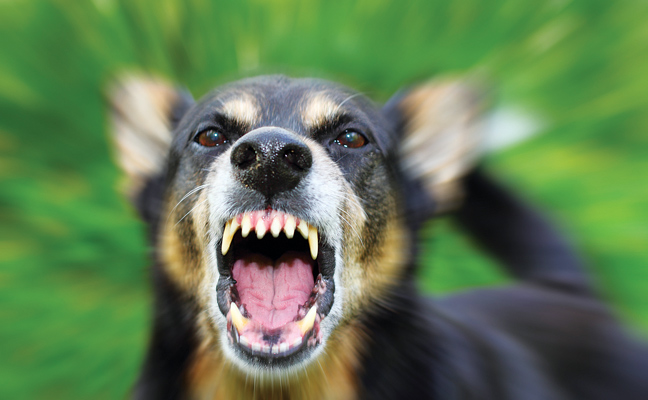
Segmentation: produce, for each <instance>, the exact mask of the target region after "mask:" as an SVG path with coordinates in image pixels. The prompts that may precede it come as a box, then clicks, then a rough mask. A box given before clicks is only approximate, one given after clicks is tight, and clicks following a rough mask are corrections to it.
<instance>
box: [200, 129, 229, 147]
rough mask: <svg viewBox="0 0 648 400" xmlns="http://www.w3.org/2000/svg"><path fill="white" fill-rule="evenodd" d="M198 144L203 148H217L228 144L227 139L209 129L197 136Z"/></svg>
mask: <svg viewBox="0 0 648 400" xmlns="http://www.w3.org/2000/svg"><path fill="white" fill-rule="evenodd" d="M196 142H197V143H198V144H200V145H201V146H205V147H215V146H220V145H222V144H225V143H227V138H226V137H225V135H223V134H222V133H220V132H218V131H216V130H213V129H207V130H204V131H202V132H200V133H199V134H198V136H196Z"/></svg>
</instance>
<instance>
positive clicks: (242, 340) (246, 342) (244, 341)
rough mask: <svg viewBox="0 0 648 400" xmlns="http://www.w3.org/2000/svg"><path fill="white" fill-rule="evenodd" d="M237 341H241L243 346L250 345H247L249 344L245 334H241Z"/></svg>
mask: <svg viewBox="0 0 648 400" xmlns="http://www.w3.org/2000/svg"><path fill="white" fill-rule="evenodd" d="M239 343H241V344H242V345H243V346H245V347H250V346H249V345H250V342H249V341H248V340H247V338H246V337H245V336H241V337H240V338H239Z"/></svg>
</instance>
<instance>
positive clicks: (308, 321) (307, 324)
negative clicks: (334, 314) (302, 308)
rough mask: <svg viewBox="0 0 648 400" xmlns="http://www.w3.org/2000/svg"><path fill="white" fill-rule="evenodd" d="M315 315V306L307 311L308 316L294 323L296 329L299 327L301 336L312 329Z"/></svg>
mask: <svg viewBox="0 0 648 400" xmlns="http://www.w3.org/2000/svg"><path fill="white" fill-rule="evenodd" d="M316 314H317V306H313V307H311V309H310V310H308V314H306V316H305V317H304V318H302V319H301V320H300V321H297V322H296V324H297V327H299V331H300V332H301V334H302V335H304V334H305V333H306V332H308V331H310V330H311V329H313V325H314V324H315V315H316Z"/></svg>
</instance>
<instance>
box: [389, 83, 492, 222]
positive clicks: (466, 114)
mask: <svg viewBox="0 0 648 400" xmlns="http://www.w3.org/2000/svg"><path fill="white" fill-rule="evenodd" d="M480 93H481V92H480V91H479V90H478V89H476V86H475V85H471V84H470V83H467V82H464V81H460V80H450V79H443V80H433V81H430V82H427V83H425V84H422V85H419V86H416V87H412V88H410V89H408V90H404V91H401V92H399V93H397V94H396V95H395V96H394V97H393V98H392V99H391V100H390V101H389V102H387V104H385V107H384V112H385V114H386V115H387V117H388V118H389V119H390V120H391V121H394V124H395V126H396V130H397V131H398V133H399V134H400V140H399V143H400V149H399V159H400V161H399V162H400V163H401V168H402V170H403V172H404V173H405V174H406V175H407V176H408V177H409V178H411V179H413V180H414V181H417V182H419V184H420V185H421V186H422V187H423V189H424V191H425V192H426V194H427V196H428V197H429V198H431V199H432V200H433V201H434V204H435V210H434V211H435V212H436V213H440V212H444V211H448V210H450V209H453V208H455V207H456V206H457V205H458V204H459V202H460V201H461V198H462V191H461V178H462V177H463V176H464V175H466V174H467V173H468V172H469V171H470V170H471V169H473V168H474V167H475V164H476V162H477V160H478V158H479V156H480V153H481V151H482V148H483V146H482V141H483V139H484V138H483V136H484V131H483V129H484V127H483V112H484V111H485V108H486V107H485V104H484V103H485V102H484V100H483V96H482V95H480Z"/></svg>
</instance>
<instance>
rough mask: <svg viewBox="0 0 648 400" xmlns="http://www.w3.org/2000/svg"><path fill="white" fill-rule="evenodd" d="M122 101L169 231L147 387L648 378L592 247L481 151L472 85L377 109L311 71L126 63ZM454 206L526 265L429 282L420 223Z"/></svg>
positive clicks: (624, 383)
mask: <svg viewBox="0 0 648 400" xmlns="http://www.w3.org/2000/svg"><path fill="white" fill-rule="evenodd" d="M111 103H112V110H113V113H112V121H113V127H114V129H113V133H114V140H115V143H116V148H117V151H116V154H117V159H118V163H119V164H120V166H121V167H122V169H123V170H124V171H125V172H126V177H127V178H126V186H125V188H126V191H127V192H128V194H129V196H130V197H131V199H132V201H133V202H134V204H135V205H136V207H137V209H138V210H139V212H140V214H141V216H142V218H143V219H144V220H145V221H146V223H147V224H148V226H149V228H150V239H151V241H152V244H153V246H154V254H153V258H154V261H155V262H154V266H153V268H152V278H153V281H154V286H153V288H154V293H155V305H154V307H155V308H154V309H155V313H154V320H153V322H154V325H153V333H152V338H151V342H150V347H149V350H148V355H147V358H146V361H145V364H144V368H143V371H142V374H141V376H140V378H139V381H138V383H137V385H136V388H135V397H136V398H141V399H158V398H169V399H170V398H174V399H175V398H195V399H215V398H219V399H249V398H264V399H269V398H281V399H288V398H294V399H299V398H306V399H317V398H325V399H354V398H367V399H377V398H386V399H417V398H430V399H498V400H504V399H515V400H524V399H552V400H555V399H589V400H591V399H637V400H638V399H646V398H648V390H647V383H646V381H648V379H647V376H648V375H647V374H648V356H647V353H646V351H645V350H644V349H643V348H642V347H641V346H640V345H639V344H637V343H635V342H634V341H633V340H631V339H630V338H629V337H627V336H626V335H625V334H624V333H623V332H622V330H621V328H620V326H619V324H618V323H617V321H616V320H615V318H614V317H612V316H611V314H610V312H609V311H608V310H607V309H606V307H605V306H604V305H603V304H602V303H601V302H600V301H599V300H598V297H597V296H596V294H595V293H594V290H593V289H592V286H591V284H590V282H589V280H588V278H587V276H586V275H585V274H584V272H583V269H582V267H581V265H580V261H579V259H578V258H577V257H576V256H575V255H574V254H573V252H572V251H571V250H570V248H569V246H567V244H566V243H565V241H564V240H563V239H562V238H561V237H560V236H559V235H558V234H557V233H556V232H555V231H554V230H553V229H552V227H551V226H550V225H549V224H548V223H547V222H546V221H545V220H544V219H543V218H541V217H540V216H539V215H538V214H537V213H536V212H534V211H533V210H531V209H530V208H528V207H527V206H525V205H524V204H522V203H521V202H519V201H518V200H516V199H515V197H513V196H512V195H510V194H509V193H508V192H507V190H505V189H504V188H502V187H501V186H500V185H498V184H497V183H495V182H494V181H493V180H492V179H491V178H489V177H488V176H487V175H485V174H484V173H482V172H481V171H480V170H479V169H478V168H475V165H476V163H477V160H478V153H479V148H480V115H481V110H480V104H481V101H480V98H479V96H477V95H476V94H475V91H474V90H472V89H470V88H469V87H468V86H466V85H464V84H462V83H460V82H455V81H433V82H431V83H426V84H423V85H421V86H417V87H413V88H410V89H408V90H404V91H402V92H400V93H399V94H397V95H396V96H395V97H394V98H393V99H392V100H390V101H389V102H388V103H387V104H386V105H385V106H383V107H382V108H379V107H376V106H375V105H374V104H373V103H372V102H371V101H369V100H368V99H367V98H365V97H364V96H363V95H360V94H358V93H355V92H353V91H352V90H350V89H348V88H345V87H343V86H340V85H337V84H333V83H330V82H325V81H321V80H315V79H289V78H286V77H282V76H267V77H259V78H252V79H246V80H243V81H240V82H237V83H233V84H230V85H226V86H224V87H221V88H218V89H217V90H215V91H214V92H212V93H210V94H208V95H207V96H206V97H205V98H203V99H202V100H201V101H199V102H197V103H195V102H194V101H193V100H192V98H191V96H189V95H188V94H187V93H186V92H183V91H182V90H177V89H174V88H173V87H171V86H168V85H165V84H163V83H160V82H159V81H155V80H147V79H134V78H129V79H125V80H123V81H121V83H120V84H119V85H117V86H116V87H115V88H114V90H113V91H112V95H111ZM441 212H451V213H452V215H453V216H454V218H455V220H456V221H457V223H458V224H459V225H460V226H461V227H463V228H464V230H465V232H466V233H467V234H468V235H471V236H472V237H473V239H474V240H475V241H476V242H477V243H478V244H479V245H481V246H482V247H483V249H484V250H485V251H486V252H488V253H490V254H491V255H492V256H493V257H495V258H496V259H498V260H499V261H500V262H501V264H502V265H503V267H504V268H506V270H507V271H508V272H509V273H510V274H511V275H512V276H513V277H514V278H515V279H517V283H516V284H513V285H510V286H507V287H500V288H487V289H480V290H473V291H469V292H466V293H461V294H457V295H454V296H450V297H447V298H443V299H435V300H431V299H426V298H424V297H423V296H421V295H420V294H418V291H417V289H416V286H415V282H414V278H415V274H414V273H415V270H416V268H415V264H416V255H417V251H416V247H417V246H416V244H417V241H418V238H417V234H418V230H419V228H420V226H421V224H422V222H424V221H426V220H428V219H430V218H432V217H434V216H435V215H438V214H440V213H441Z"/></svg>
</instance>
